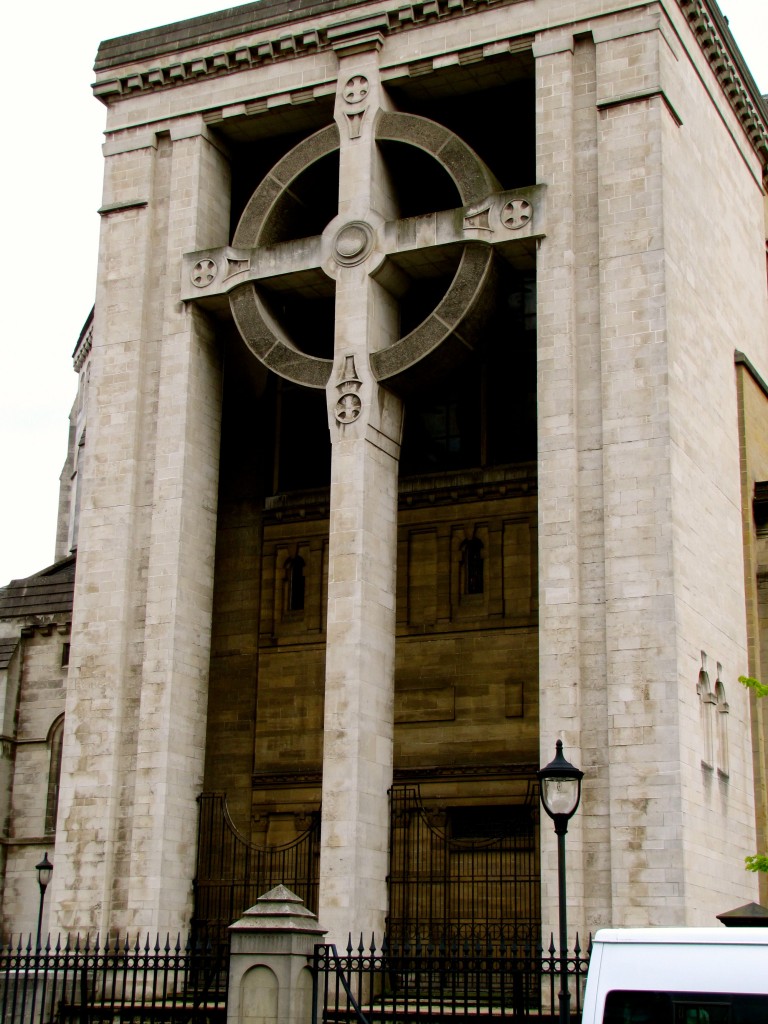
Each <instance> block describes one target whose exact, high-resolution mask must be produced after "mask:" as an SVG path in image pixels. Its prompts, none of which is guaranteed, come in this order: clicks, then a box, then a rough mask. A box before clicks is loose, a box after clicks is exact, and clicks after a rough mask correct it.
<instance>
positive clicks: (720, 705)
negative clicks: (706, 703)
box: [715, 662, 731, 778]
mask: <svg viewBox="0 0 768 1024" xmlns="http://www.w3.org/2000/svg"><path fill="white" fill-rule="evenodd" d="M722 674H723V666H722V665H721V664H720V662H718V663H717V680H716V682H715V708H716V710H717V774H718V775H720V776H722V777H723V778H728V776H729V775H730V773H731V769H730V765H729V762H728V712H729V711H730V708H729V707H728V701H727V700H726V696H725V686H724V684H723V680H722V679H721V678H720V677H721V676H722Z"/></svg>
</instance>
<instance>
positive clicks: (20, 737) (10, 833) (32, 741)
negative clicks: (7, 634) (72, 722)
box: [0, 624, 69, 936]
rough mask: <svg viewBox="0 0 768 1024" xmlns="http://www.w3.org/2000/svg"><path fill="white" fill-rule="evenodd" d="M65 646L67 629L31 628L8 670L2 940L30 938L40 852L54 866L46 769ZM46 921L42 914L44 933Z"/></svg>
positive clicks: (60, 699) (58, 710)
mask: <svg viewBox="0 0 768 1024" xmlns="http://www.w3.org/2000/svg"><path fill="white" fill-rule="evenodd" d="M17 629H19V627H18V626H17ZM68 641H69V630H68V628H66V627H65V626H64V625H63V624H62V626H61V628H60V629H59V628H57V627H56V625H55V624H50V625H47V626H44V627H43V628H38V629H35V628H34V627H29V628H27V629H25V630H24V633H23V635H22V637H21V639H20V641H19V646H18V648H17V650H16V654H15V656H14V660H13V662H12V663H11V664H10V665H9V668H8V670H7V671H8V675H7V679H6V686H7V689H6V691H5V698H6V707H5V710H6V715H5V719H4V727H3V758H2V762H1V764H2V777H1V779H2V792H3V804H2V815H3V818H2V830H3V831H2V834H3V854H4V874H3V883H2V914H1V916H0V931H1V932H2V934H3V935H4V936H8V935H9V934H10V933H11V932H15V933H17V934H18V933H20V932H21V933H26V934H28V933H30V932H33V933H34V931H35V929H36V928H37V913H38V906H39V895H40V894H39V888H38V885H37V873H36V872H35V865H36V864H37V863H38V862H39V861H40V860H42V857H43V853H44V852H46V851H47V852H48V855H49V858H50V859H51V860H52V861H54V863H55V857H54V853H53V848H54V832H53V827H52V823H50V822H49V821H48V814H47V811H48V801H49V795H50V798H51V799H55V796H54V794H51V792H50V786H49V782H50V780H51V772H52V770H53V771H54V774H55V765H53V764H52V758H51V755H52V739H53V732H54V727H55V726H56V725H57V723H59V722H60V720H61V715H62V712H63V710H64V692H65V687H66V679H67V669H66V666H65V665H62V647H63V644H65V643H67V642H68ZM3 674H4V675H5V674H6V673H5V672H4V673H3ZM48 909H49V908H46V911H47V910H48ZM47 922H48V913H47V912H46V915H45V921H44V927H47Z"/></svg>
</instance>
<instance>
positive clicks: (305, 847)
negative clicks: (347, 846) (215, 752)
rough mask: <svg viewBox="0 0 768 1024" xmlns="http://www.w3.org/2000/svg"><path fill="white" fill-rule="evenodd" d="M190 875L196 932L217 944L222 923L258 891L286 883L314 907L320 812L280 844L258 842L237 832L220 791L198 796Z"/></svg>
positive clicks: (223, 939)
mask: <svg viewBox="0 0 768 1024" xmlns="http://www.w3.org/2000/svg"><path fill="white" fill-rule="evenodd" d="M198 803H199V806H200V820H199V826H198V833H197V836H198V838H197V871H196V875H195V883H194V885H195V914H194V918H193V926H194V929H195V934H196V935H198V936H201V935H202V936H205V937H207V938H208V939H209V940H210V941H212V942H214V943H216V944H226V943H227V942H228V933H227V927H228V926H229V925H230V924H232V922H233V921H236V920H237V919H238V918H239V917H241V916H242V914H243V912H244V911H246V910H247V909H248V908H249V907H252V906H253V905H254V903H255V902H256V900H257V899H258V897H259V896H263V895H264V893H265V892H268V891H269V890H270V889H273V888H274V887H275V886H276V885H280V884H282V885H285V886H287V887H288V888H289V889H291V890H292V892H295V893H296V895H297V896H300V897H301V898H302V900H303V901H304V904H305V906H307V907H308V908H309V909H310V910H312V911H314V912H315V913H317V891H318V875H319V868H320V817H319V815H317V816H315V818H314V820H313V821H312V824H311V825H310V827H309V828H308V829H307V830H306V831H305V832H303V833H302V834H301V835H300V836H298V837H297V838H296V839H294V840H293V841H292V842H290V843H286V844H285V845H283V846H269V847H260V846H255V845H254V844H252V843H249V842H248V840H247V839H246V838H245V837H244V836H243V835H241V833H240V832H238V830H237V828H236V827H235V825H234V824H233V822H232V819H231V818H230V816H229V812H228V810H227V802H226V798H225V796H224V795H223V794H222V793H203V794H202V795H201V796H199V797H198Z"/></svg>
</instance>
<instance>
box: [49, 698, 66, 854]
mask: <svg viewBox="0 0 768 1024" xmlns="http://www.w3.org/2000/svg"><path fill="white" fill-rule="evenodd" d="M63 739H64V715H60V716H59V717H58V718H57V719H56V721H55V722H54V723H53V725H52V726H51V729H50V732H49V733H48V749H49V750H50V758H49V761H48V798H47V800H46V802H45V834H46V835H50V834H51V833H53V832H55V831H56V812H57V811H58V809H59V782H60V780H61V750H62V742H63Z"/></svg>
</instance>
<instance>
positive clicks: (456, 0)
mask: <svg viewBox="0 0 768 1024" xmlns="http://www.w3.org/2000/svg"><path fill="white" fill-rule="evenodd" d="M520 2H522V0H411V3H408V4H403V5H401V6H399V7H396V8H393V9H391V10H379V11H370V10H367V11H365V10H364V11H361V10H360V9H359V8H358V7H355V8H353V9H352V10H351V11H348V12H347V17H345V18H341V19H338V20H332V19H328V18H327V14H325V15H324V16H325V17H326V18H327V20H326V21H325V22H322V23H317V24H316V25H314V26H313V27H311V28H308V27H307V23H306V19H302V25H301V27H297V28H296V30H295V31H293V32H291V31H290V30H289V29H290V26H288V25H286V24H279V25H274V26H272V27H271V32H270V34H269V35H266V32H267V31H269V28H267V29H264V30H261V27H259V29H260V31H261V34H260V35H259V37H258V38H257V39H254V40H253V41H249V42H243V39H242V36H241V38H240V40H239V41H238V40H236V39H231V40H226V41H217V42H216V43H212V44H210V45H211V52H210V53H203V52H202V49H203V47H202V45H201V46H200V47H198V48H197V52H196V53H195V54H190V56H189V57H187V58H185V59H182V60H179V59H178V57H177V56H176V54H174V53H169V54H162V55H159V56H158V62H157V64H156V65H154V66H151V67H149V68H147V70H138V69H135V68H133V69H131V68H125V70H124V71H123V72H122V73H120V72H118V73H117V74H116V75H115V77H110V78H107V77H104V78H100V79H99V80H98V81H96V82H95V83H94V84H93V87H92V88H93V92H94V95H95V96H96V97H97V98H98V99H100V100H101V101H102V102H103V103H106V104H109V103H110V102H111V101H112V100H113V99H116V98H118V97H120V96H127V95H131V94H136V93H142V92H152V91H156V90H159V89H169V88H173V87H174V86H177V85H182V84H184V83H185V82H190V81H195V80H197V79H201V78H207V77H211V76H219V75H226V74H229V73H232V72H235V71H241V70H246V69H249V68H256V67H261V66H263V65H265V64H272V63H275V62H278V61H283V60H290V59H292V58H294V57H300V56H304V55H308V54H312V53H317V52H318V51H322V50H332V49H333V50H345V51H348V49H349V46H350V45H351V40H352V39H353V38H354V37H355V36H357V35H370V34H371V33H372V32H374V33H377V34H379V35H380V36H381V37H382V38H383V37H384V36H388V35H392V34H394V33H398V32H403V31H405V30H407V29H409V28H411V27H413V26H414V25H423V24H427V23H429V22H434V21H439V20H443V19H446V18H457V17H462V16H463V15H466V14H471V13H472V12H473V11H475V10H482V9H485V8H487V7H501V6H507V5H510V4H514V3H520ZM299 17H300V15H299ZM531 42H532V38H528V39H527V40H526V46H529V45H530V44H531ZM214 46H215V47H216V48H215V49H214V48H213V47H214ZM512 48H514V49H517V46H514V47H512ZM477 49H478V47H477V46H475V47H473V48H472V50H473V54H474V51H475V50H477ZM494 52H497V51H496V50H494ZM473 59H474V60H476V59H478V56H477V55H476V54H474V55H473ZM480 59H482V53H481V54H480ZM419 63H420V64H423V63H424V62H423V61H420V62H419ZM115 70H117V69H115ZM430 70H431V68H430Z"/></svg>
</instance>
